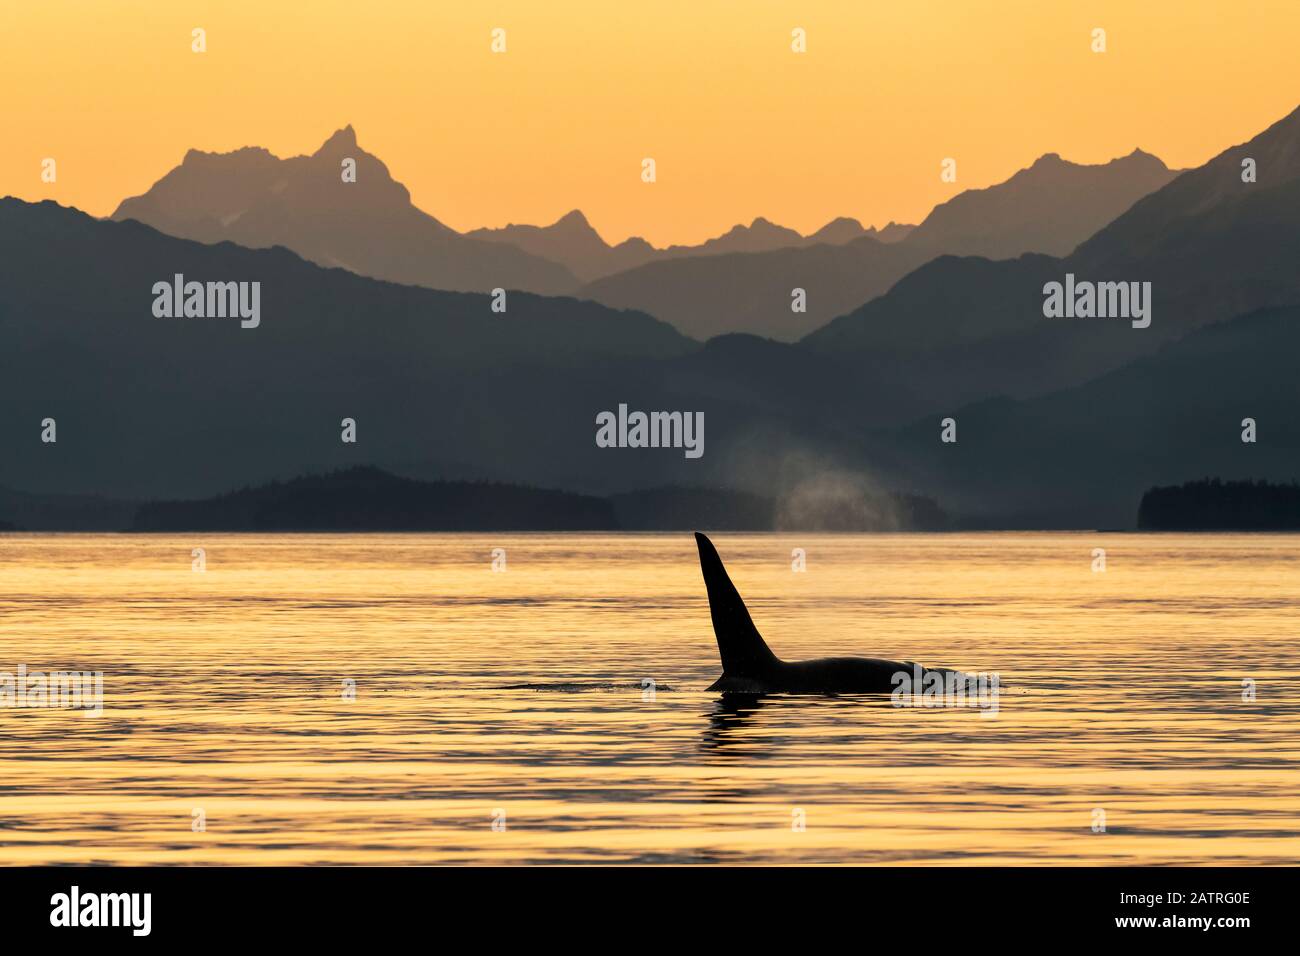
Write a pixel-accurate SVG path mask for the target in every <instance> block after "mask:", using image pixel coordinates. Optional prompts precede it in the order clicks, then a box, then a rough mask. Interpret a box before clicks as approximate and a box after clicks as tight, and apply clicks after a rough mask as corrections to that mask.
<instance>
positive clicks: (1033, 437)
mask: <svg viewBox="0 0 1300 956" xmlns="http://www.w3.org/2000/svg"><path fill="white" fill-rule="evenodd" d="M1298 353H1300V307H1292V308H1287V309H1276V310H1267V311H1263V312H1256V313H1253V314H1251V315H1248V316H1244V317H1241V318H1238V319H1234V320H1231V321H1228V322H1221V323H1216V324H1214V325H1210V326H1207V327H1205V328H1202V329H1199V330H1197V331H1195V332H1193V333H1191V334H1190V335H1188V336H1187V337H1186V338H1185V339H1182V340H1181V341H1178V342H1174V343H1172V344H1170V345H1168V346H1166V347H1165V348H1163V349H1161V350H1159V351H1158V352H1156V353H1155V354H1153V355H1151V356H1148V357H1146V358H1142V359H1139V360H1137V361H1134V362H1132V363H1129V364H1128V365H1125V366H1124V367H1123V368H1120V369H1117V370H1115V371H1113V372H1110V373H1108V374H1107V375H1104V376H1102V377H1101V378H1098V379H1096V380H1094V381H1091V382H1088V383H1087V384H1085V385H1082V386H1079V387H1076V388H1070V389H1064V390H1061V391H1055V392H1051V393H1049V394H1046V395H1043V396H1041V397H1037V398H1033V399H1029V400H1025V401H1018V402H1017V401H1011V400H1007V399H998V400H989V401H982V402H978V403H976V404H974V405H970V406H966V407H963V408H954V409H952V411H951V415H952V417H953V418H955V419H956V421H957V429H958V431H957V439H958V440H957V441H956V442H955V443H952V444H943V443H941V442H940V441H939V420H938V418H937V417H934V418H931V419H928V420H922V421H919V422H917V423H915V424H913V425H911V426H909V427H908V428H906V429H903V430H901V431H899V432H897V433H895V434H893V435H891V436H889V437H888V438H883V439H880V440H879V444H878V446H876V447H877V454H878V456H879V457H880V458H886V457H887V458H888V459H889V460H891V461H895V462H905V463H906V464H904V465H903V467H901V468H900V471H899V472H898V474H896V475H895V480H896V481H904V480H905V481H907V482H909V486H910V487H916V488H919V489H923V490H924V491H925V492H926V493H928V494H932V495H936V496H938V497H939V498H940V500H941V501H943V502H944V503H945V505H946V506H949V507H951V508H953V509H955V510H957V511H960V512H977V511H983V512H985V513H1001V514H1003V515H1007V514H1014V513H1017V512H1019V513H1023V514H1026V515H1035V516H1036V517H1037V519H1039V520H1042V521H1043V522H1044V523H1047V524H1054V525H1057V526H1060V525H1062V524H1067V525H1068V524H1070V523H1071V522H1073V523H1074V526H1076V527H1077V526H1079V524H1084V525H1092V526H1099V527H1132V526H1133V525H1134V522H1135V520H1136V517H1137V512H1138V505H1139V502H1140V500H1141V498H1142V495H1143V492H1144V491H1146V490H1147V489H1149V488H1150V487H1152V486H1153V485H1169V484H1175V483H1178V482H1182V481H1184V480H1186V479H1187V478H1188V476H1192V475H1196V476H1205V475H1218V476H1221V477H1223V478H1225V479H1236V480H1241V479H1248V478H1256V479H1269V480H1273V481H1291V480H1292V479H1293V478H1294V477H1295V476H1297V475H1300V418H1297V416H1296V409H1297V408H1300V376H1297V375H1296V374H1295V356H1296V355H1297V354H1298ZM1244 418H1253V419H1255V421H1256V423H1257V428H1258V432H1257V438H1258V440H1257V441H1256V442H1255V443H1247V442H1243V441H1242V440H1241V438H1242V419H1244Z"/></svg>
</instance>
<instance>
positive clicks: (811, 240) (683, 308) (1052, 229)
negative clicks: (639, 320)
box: [113, 126, 1175, 341]
mask: <svg viewBox="0 0 1300 956" xmlns="http://www.w3.org/2000/svg"><path fill="white" fill-rule="evenodd" d="M346 159H352V160H354V161H355V163H356V181H355V182H344V181H343V177H342V175H341V164H342V163H343V161H344V160H346ZM1174 175H1175V174H1174V172H1172V171H1171V170H1169V169H1168V168H1167V167H1166V166H1165V165H1164V164H1163V163H1162V162H1161V161H1160V160H1159V159H1157V158H1156V157H1154V156H1151V155H1149V154H1146V153H1143V152H1141V151H1139V150H1135V151H1134V152H1133V153H1132V154H1131V155H1129V156H1126V157H1123V158H1121V159H1116V160H1113V161H1111V162H1109V163H1106V164H1103V165H1098V166H1085V165H1079V164H1076V163H1070V162H1066V161H1065V160H1062V159H1061V158H1060V157H1059V156H1057V155H1056V154H1048V155H1047V156H1044V157H1042V158H1040V159H1039V160H1038V161H1037V162H1035V163H1034V164H1033V165H1032V166H1031V167H1029V168H1028V169H1024V170H1021V171H1020V172H1018V173H1016V174H1015V175H1014V176H1012V177H1011V178H1010V179H1009V180H1007V181H1006V182H1004V183H1001V184H998V185H995V186H992V187H989V188H987V189H979V190H967V191H965V192H962V193H959V194H958V195H957V196H955V197H954V198H953V199H951V200H949V201H947V202H945V203H943V204H941V205H939V206H937V207H936V208H935V209H934V210H933V211H932V212H931V213H930V215H929V216H927V217H926V219H925V220H924V221H923V222H922V223H921V224H920V225H919V226H916V227H913V226H907V225H899V224H897V223H892V222H891V223H889V224H888V225H886V226H885V227H884V228H883V229H880V230H877V229H875V228H874V227H872V228H870V229H867V228H864V227H863V226H862V224H861V223H860V222H858V221H857V220H855V219H851V218H848V217H840V218H837V219H834V220H832V221H831V222H829V223H827V224H826V225H825V226H823V227H822V228H821V229H819V230H817V231H816V232H814V233H812V234H810V235H808V236H803V235H800V234H799V233H798V232H796V231H795V230H793V229H789V228H786V227H784V226H780V225H777V224H775V223H773V222H770V221H769V220H767V219H764V218H762V217H759V218H756V219H754V220H753V221H752V222H751V223H750V224H748V225H743V224H741V225H736V226H734V227H733V228H732V229H730V230H729V231H728V232H726V233H724V234H722V235H720V236H718V237H716V238H713V239H709V240H707V241H705V242H703V243H701V244H699V245H695V246H685V245H674V246H669V247H667V248H663V249H656V248H655V247H653V246H651V245H650V243H648V242H646V241H645V240H644V239H641V238H638V237H633V238H630V239H627V240H624V241H623V242H621V243H618V244H617V245H610V244H609V243H607V242H606V241H605V240H604V239H603V238H602V237H601V236H600V234H599V233H598V232H597V231H596V230H595V229H594V228H593V227H592V226H591V224H590V223H589V222H588V221H587V218H586V217H585V216H584V215H583V214H582V212H581V211H580V210H576V209H575V210H573V211H571V212H569V213H567V214H566V215H564V216H563V217H561V218H560V219H559V220H557V221H556V222H554V223H552V224H550V225H548V226H533V225H514V224H512V225H508V226H505V227H503V228H500V229H475V230H472V231H470V232H467V233H464V234H461V233H457V232H455V231H454V230H452V229H450V228H449V227H447V226H446V225H444V224H443V223H441V222H439V221H438V220H437V219H435V218H433V217H432V216H430V215H428V214H427V213H424V212H422V211H420V210H418V209H416V208H415V207H414V206H413V205H412V204H411V201H410V195H409V193H408V192H407V190H406V188H405V187H404V186H402V185H401V184H400V183H397V182H395V181H394V180H393V179H392V177H391V176H390V175H389V173H388V169H387V167H386V166H385V165H384V163H383V162H382V161H381V160H379V159H378V158H377V157H375V156H373V155H371V154H370V153H367V152H365V151H364V150H362V149H361V147H360V146H359V145H358V143H357V140H356V134H355V132H354V130H353V129H352V127H351V126H347V127H345V128H343V129H341V130H339V131H338V132H336V133H334V134H333V135H332V136H331V137H330V138H329V139H328V140H326V142H325V143H324V145H322V146H321V148H320V149H319V150H317V151H316V153H314V154H312V155H311V156H299V157H294V158H291V159H279V158H277V157H275V156H273V155H272V154H271V153H269V152H267V151H266V150H264V149H258V148H246V149H241V150H237V151H235V152H233V153H225V154H212V153H201V152H197V151H191V152H190V153H189V154H187V155H186V157H185V160H184V162H182V164H181V165H180V166H179V167H177V168H176V169H174V170H172V171H171V172H169V173H168V174H167V175H166V176H164V177H163V178H162V179H161V180H159V181H158V182H157V183H156V184H155V185H154V186H153V187H152V188H151V189H149V191H148V192H146V193H145V194H144V195H142V196H137V197H134V198H131V199H127V200H125V201H124V202H122V203H121V205H120V206H119V207H118V209H117V210H116V211H115V212H114V213H113V218H114V219H116V220H124V219H136V220H138V221H140V222H143V223H146V224H148V225H151V226H153V227H154V228H156V229H158V230H160V231H162V232H165V233H167V234H169V235H174V236H178V237H181V238H187V239H196V240H198V241H201V242H208V243H211V242H218V241H221V240H223V239H227V240H230V241H232V242H237V243H239V244H240V245H244V246H248V247H250V248H265V247H270V246H275V245H282V246H285V247H286V248H288V249H292V250H293V251H295V252H297V253H299V254H300V255H302V256H303V257H304V258H306V259H308V260H310V261H312V262H315V263H318V264H320V265H326V266H339V267H341V268H345V269H348V270H349V271H351V272H356V273H358V274H361V275H368V276H372V277H374V278H379V279H387V280H389V281H393V282H401V283H406V284H415V285H423V286H428V287H431V288H440V289H451V290H461V291H475V292H484V291H488V290H490V289H493V288H508V289H521V290H526V291H533V292H537V293H539V294H545V295H556V294H574V295H578V296H580V297H582V298H589V299H594V300H595V301H597V302H601V303H603V304H605V305H609V306H612V307H614V308H618V309H635V310H638V311H643V312H648V313H650V314H652V315H654V316H656V317H657V318H661V319H663V320H665V321H667V322H670V323H672V324H673V325H674V326H676V327H677V328H678V329H679V330H681V331H682V332H684V333H685V334H687V335H690V336H692V337H694V338H700V339H703V338H710V337H712V336H714V335H720V334H724V333H727V332H750V333H753V334H756V335H763V336H765V337H769V338H775V339H778V340H781V341H795V340H797V339H799V338H801V337H802V336H804V335H806V334H808V333H810V332H812V331H813V330H815V329H816V328H818V327H820V326H821V325H823V324H824V323H825V322H827V321H828V320H830V319H832V318H834V317H836V316H838V315H842V314H843V313H845V312H847V311H850V310H851V309H853V308H854V307H856V306H858V305H861V304H862V303H864V302H866V301H868V300H870V299H872V298H875V297H876V296H878V295H880V294H882V293H884V292H885V291H887V290H888V289H889V288H890V287H891V286H892V285H893V284H894V282H896V281H897V280H898V279H899V278H901V277H902V276H904V275H906V274H907V273H908V272H910V271H912V270H913V269H915V268H916V267H917V266H919V265H921V264H923V263H924V262H927V261H929V260H930V259H933V258H935V257H936V256H938V255H942V254H956V255H982V256H986V257H989V258H1007V257H1013V256H1016V255H1019V254H1021V253H1023V252H1040V253H1046V254H1052V255H1064V254H1065V253H1067V252H1069V251H1071V250H1073V248H1074V247H1075V246H1076V245H1078V244H1079V243H1080V242H1082V241H1083V240H1084V239H1086V238H1087V237H1089V236H1090V235H1092V234H1093V233H1094V232H1095V231H1096V230H1097V229H1098V228H1100V227H1101V226H1102V225H1104V224H1106V223H1107V222H1109V221H1110V220H1111V219H1113V218H1115V217H1116V216H1118V215H1119V214H1120V213H1121V212H1123V211H1124V210H1126V209H1127V208H1128V207H1129V206H1131V205H1132V204H1133V202H1134V201H1135V200H1136V199H1138V198H1140V197H1142V196H1144V195H1146V194H1148V193H1150V192H1152V191H1153V190H1155V189H1158V188H1159V187H1160V186H1163V185H1164V184H1165V183H1167V182H1168V181H1169V180H1170V179H1172V178H1173V176H1174ZM750 257H756V258H750ZM795 289H802V290H804V296H803V297H804V302H803V303H802V304H801V306H800V308H799V309H798V310H796V309H795V308H792V304H793V296H794V290H795Z"/></svg>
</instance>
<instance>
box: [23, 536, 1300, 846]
mask: <svg viewBox="0 0 1300 956" xmlns="http://www.w3.org/2000/svg"><path fill="white" fill-rule="evenodd" d="M715 542H716V543H717V545H718V547H719V550H720V552H721V553H722V556H723V559H724V561H726V563H727V566H728V568H729V570H730V571H731V574H732V576H733V578H734V579H735V581H736V583H737V585H738V586H739V588H740V590H741V593H742V594H744V595H745V597H746V599H747V600H748V603H749V606H750V610H751V611H752V613H753V615H754V617H755V620H756V622H757V624H758V626H759V628H760V630H761V631H762V632H763V633H764V635H765V637H766V638H767V639H768V641H769V643H770V644H771V645H772V646H773V648H774V650H775V651H776V652H777V653H778V654H780V655H781V656H784V657H787V658H791V659H797V658H801V657H812V656H823V655H835V654H869V655H876V656H884V657H896V658H902V659H915V660H918V661H921V662H924V663H927V664H940V665H952V666H956V667H961V668H965V669H968V670H972V671H996V672H998V673H999V674H1000V675H1001V697H1000V700H999V706H998V710H997V713H996V716H987V715H985V714H982V713H981V712H980V711H979V710H973V709H969V708H966V709H955V708H954V709H945V710H936V709H901V708H895V707H892V706H890V705H889V702H888V699H885V700H883V701H882V700H879V699H869V698H847V697H846V698H825V699H817V698H814V699H808V698H792V697H771V698H766V699H762V700H746V701H741V702H738V703H733V702H728V701H724V700H722V699H721V698H720V697H719V696H718V695H716V694H710V693H708V692H706V691H705V688H706V687H707V686H708V684H709V683H711V682H712V681H713V679H714V678H715V677H716V676H717V674H718V672H719V667H718V660H717V652H716V648H715V645H714V643H713V636H712V630H711V628H710V625H709V619H708V609H707V603H706V601H705V598H704V589H703V586H702V583H701V580H700V576H699V570H698V565H697V564H696V558H695V548H694V542H693V540H692V538H691V536H690V535H689V534H674V535H509V534H497V535H346V536H342V535H341V536H332V535H279V536H273V535H267V536H258V535H206V534H205V535H165V536H125V535H123V536H116V535H24V534H5V535H0V637H2V640H0V647H2V648H3V650H2V651H0V671H5V670H7V671H11V672H14V671H16V669H17V667H18V665H19V664H25V665H26V666H27V667H28V669H29V670H50V669H72V668H78V669H87V670H101V671H103V672H104V693H105V702H104V713H103V714H102V716H99V717H85V716H83V715H82V714H80V713H77V712H72V711H68V710H52V709H48V708H47V709H28V710H14V709H0V733H2V734H3V736H2V737H0V862H3V863H74V862H75V863H95V862H108V863H122V864H135V863H244V864H272V863H290V864H295V863H461V862H473V863H491V862H504V863H521V862H619V863H625V862H651V863H654V862H704V863H752V862H781V863H815V862H849V863H908V864H913V863H916V864H945V863H961V864H1030V863H1037V864H1041V863H1047V864H1052V863H1107V864H1116V863H1246V862H1258V863H1291V864H1294V863H1296V862H1297V861H1300V693H1297V681H1298V680H1300V650H1297V627H1296V623H1297V620H1298V619H1300V615H1298V614H1297V608H1296V593H1297V584H1298V583H1300V567H1298V564H1300V538H1297V537H1291V536H1271V535H1240V536H1230V535H1144V536H1137V535H1101V534H981V535H912V536H909V535H878V536H873V535H821V536H819V535H739V534H722V535H717V536H715ZM198 547H201V548H203V549H204V550H205V553H206V571H205V572H203V573H196V572H195V571H193V570H192V560H193V559H192V549H194V548H198ZM1098 547H1101V548H1104V549H1105V551H1106V570H1105V572H1104V573H1097V572H1094V571H1093V570H1092V566H1093V564H1094V558H1093V554H1092V552H1093V549H1094V548H1098ZM494 548H504V549H505V552H506V570H505V571H504V572H493V571H492V570H491V565H492V551H493V549H494ZM793 548H803V549H805V551H806V553H807V570H806V571H805V572H803V573H796V572H794V571H792V569H791V551H792V549H793ZM646 679H649V680H653V681H654V682H655V688H654V692H653V694H650V693H648V692H647V691H646V690H645V689H643V681H644V680H646ZM1246 679H1249V680H1251V681H1253V682H1254V690H1255V699H1254V700H1253V701H1250V700H1243V680H1246ZM347 681H353V682H355V698H354V699H347V694H346V692H345V690H346V687H347V686H348V685H347V684H346V683H345V682H347ZM196 811H202V815H203V819H204V821H205V825H206V829H205V830H203V831H201V832H196V831H195V829H194V822H193V821H194V820H195V812H196ZM1099 813H1100V814H1104V817H1103V816H1099ZM494 821H496V824H497V825H496V827H495V828H494V825H493V824H494ZM800 821H802V822H803V827H802V828H800V827H799V826H798V824H799V822H800ZM1103 823H1104V827H1105V829H1104V832H1095V830H1097V828H1098V825H1099V824H1103Z"/></svg>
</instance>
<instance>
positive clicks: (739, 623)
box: [695, 531, 969, 694]
mask: <svg viewBox="0 0 1300 956" xmlns="http://www.w3.org/2000/svg"><path fill="white" fill-rule="evenodd" d="M695 543H696V544H697V545H698V546H699V549H700V570H701V571H702V572H703V573H704V586H705V588H707V589H708V592H709V613H710V614H711V615H712V617H713V634H714V636H715V637H717V639H718V653H719V654H720V655H721V656H722V676H721V677H719V678H718V679H717V680H716V681H715V682H714V683H713V684H711V685H710V686H709V688H708V689H709V690H711V691H713V690H716V691H720V692H722V693H724V694H889V693H892V692H893V691H894V690H895V689H896V688H897V687H899V685H900V681H899V680H898V679H897V678H896V675H899V674H906V675H907V677H908V679H909V680H912V681H914V680H915V678H916V677H920V678H922V679H924V675H926V674H934V673H938V674H941V675H944V679H945V680H947V679H948V677H947V675H953V677H954V678H961V679H969V675H966V674H963V673H962V672H961V671H957V670H953V669H952V668H948V667H918V666H917V665H916V664H914V663H913V662H912V661H887V660H881V659H879V658H875V657H823V658H819V659H817V660H812V661H783V660H781V659H780V658H779V657H777V656H776V655H775V654H773V653H772V651H771V649H769V648H768V646H767V643H766V642H765V641H764V640H763V637H762V635H761V634H759V633H758V628H756V627H754V622H753V621H752V620H751V619H750V617H749V611H748V609H747V608H746V607H745V602H744V601H743V600H741V597H740V592H739V591H737V590H736V586H735V585H734V584H732V583H731V578H730V577H728V576H727V569H726V568H724V567H723V566H722V559H721V558H720V557H718V551H717V549H716V548H715V547H714V546H713V542H712V541H710V540H709V539H708V538H707V537H705V536H704V535H702V534H700V533H699V532H698V531H697V532H696V533H695Z"/></svg>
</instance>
